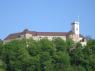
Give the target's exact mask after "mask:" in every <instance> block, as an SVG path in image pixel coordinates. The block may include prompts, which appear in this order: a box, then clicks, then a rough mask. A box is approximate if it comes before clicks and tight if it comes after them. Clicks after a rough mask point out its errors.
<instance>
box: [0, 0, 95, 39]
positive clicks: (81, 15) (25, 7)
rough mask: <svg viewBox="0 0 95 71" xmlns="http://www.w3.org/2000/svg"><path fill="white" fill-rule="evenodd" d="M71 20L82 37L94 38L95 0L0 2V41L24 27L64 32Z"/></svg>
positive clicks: (69, 26) (42, 30)
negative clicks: (75, 23) (76, 24)
mask: <svg viewBox="0 0 95 71" xmlns="http://www.w3.org/2000/svg"><path fill="white" fill-rule="evenodd" d="M75 20H77V21H79V22H80V33H81V34H82V35H84V36H90V37H92V38H95V0H0V39H4V38H5V37H6V36H7V35H9V34H11V33H16V32H21V31H23V30H24V29H26V28H27V29H29V30H31V31H41V32H68V31H70V30H71V23H72V22H73V21H75Z"/></svg>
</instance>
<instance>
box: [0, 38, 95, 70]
mask: <svg viewBox="0 0 95 71" xmlns="http://www.w3.org/2000/svg"><path fill="white" fill-rule="evenodd" d="M0 71H95V40H93V39H90V40H88V43H87V45H86V46H82V45H81V44H80V43H74V42H73V41H72V40H71V39H68V40H66V41H64V40H62V39H61V38H54V39H53V40H52V41H50V40H48V39H47V38H43V39H41V40H38V41H35V40H33V39H22V40H13V41H11V42H8V43H3V42H2V41H0Z"/></svg>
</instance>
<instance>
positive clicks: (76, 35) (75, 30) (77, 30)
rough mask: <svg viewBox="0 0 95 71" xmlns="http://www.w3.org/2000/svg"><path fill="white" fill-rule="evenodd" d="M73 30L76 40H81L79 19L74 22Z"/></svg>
mask: <svg viewBox="0 0 95 71" xmlns="http://www.w3.org/2000/svg"><path fill="white" fill-rule="evenodd" d="M72 32H73V33H74V35H75V36H74V38H75V41H79V34H80V31H79V21H74V22H73V23H72Z"/></svg>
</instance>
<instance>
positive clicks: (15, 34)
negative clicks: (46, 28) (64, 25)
mask: <svg viewBox="0 0 95 71" xmlns="http://www.w3.org/2000/svg"><path fill="white" fill-rule="evenodd" d="M26 33H29V34H32V35H33V36H66V35H67V32H36V31H29V30H28V29H25V30H24V31H23V32H19V33H13V34H10V35H8V36H7V37H6V38H5V39H4V40H10V39H15V38H18V37H19V36H20V35H24V34H26Z"/></svg>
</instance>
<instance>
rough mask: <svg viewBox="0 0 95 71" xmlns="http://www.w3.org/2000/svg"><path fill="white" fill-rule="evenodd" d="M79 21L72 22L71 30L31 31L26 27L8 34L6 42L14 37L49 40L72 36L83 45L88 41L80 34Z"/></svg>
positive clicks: (64, 38)
mask: <svg viewBox="0 0 95 71" xmlns="http://www.w3.org/2000/svg"><path fill="white" fill-rule="evenodd" d="M79 24H80V22H79V21H74V22H72V24H71V27H72V28H71V30H70V31H69V32H36V31H30V30H28V29H25V30H24V31H22V32H18V33H13V34H10V35H8V36H7V37H6V38H5V39H4V42H9V41H11V40H14V39H22V38H26V39H29V38H33V39H34V40H40V39H42V38H45V37H46V38H48V39H49V40H52V39H53V38H55V37H60V38H62V39H63V40H66V39H67V38H71V39H72V40H73V41H74V42H80V43H81V44H82V45H86V44H87V41H86V39H85V37H84V36H82V35H81V34H80V31H79Z"/></svg>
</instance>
